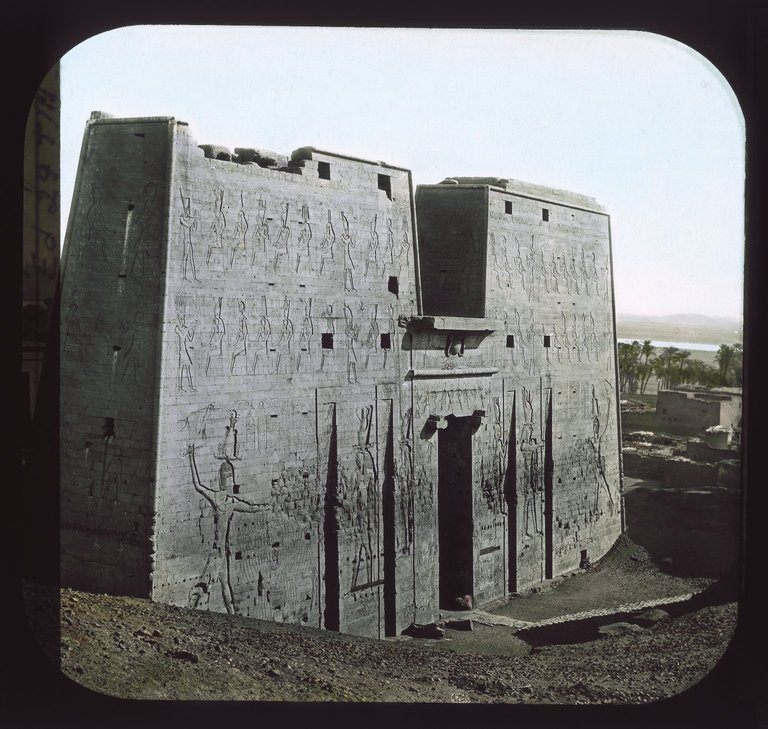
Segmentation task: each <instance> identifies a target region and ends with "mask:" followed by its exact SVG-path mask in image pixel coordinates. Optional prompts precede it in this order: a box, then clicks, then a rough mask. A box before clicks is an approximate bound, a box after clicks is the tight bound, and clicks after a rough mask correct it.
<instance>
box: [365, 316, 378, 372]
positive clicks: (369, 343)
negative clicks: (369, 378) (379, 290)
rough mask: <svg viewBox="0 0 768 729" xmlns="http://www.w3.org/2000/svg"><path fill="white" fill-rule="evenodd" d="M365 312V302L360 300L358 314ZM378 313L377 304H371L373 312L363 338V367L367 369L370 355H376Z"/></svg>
mask: <svg viewBox="0 0 768 729" xmlns="http://www.w3.org/2000/svg"><path fill="white" fill-rule="evenodd" d="M364 313H365V304H364V303H363V302H360V316H361V317H362V315H363V314H364ZM378 313H379V305H378V304H374V305H373V313H372V314H371V319H370V322H369V323H368V332H367V334H366V336H365V339H364V340H363V346H364V347H365V348H366V350H367V351H366V353H365V363H364V364H363V368H364V369H365V370H366V371H367V370H368V367H369V364H370V361H371V356H372V355H373V356H374V357H375V356H376V347H377V345H378V344H379V322H378V321H377V320H376V318H377V316H378Z"/></svg>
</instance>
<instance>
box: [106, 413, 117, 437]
mask: <svg viewBox="0 0 768 729" xmlns="http://www.w3.org/2000/svg"><path fill="white" fill-rule="evenodd" d="M114 435H115V419H114V418H104V437H105V438H112V437H114Z"/></svg>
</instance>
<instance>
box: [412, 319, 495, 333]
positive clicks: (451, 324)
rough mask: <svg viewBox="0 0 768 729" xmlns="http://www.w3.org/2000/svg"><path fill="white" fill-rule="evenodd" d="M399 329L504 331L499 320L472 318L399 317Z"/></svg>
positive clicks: (422, 330) (414, 330)
mask: <svg viewBox="0 0 768 729" xmlns="http://www.w3.org/2000/svg"><path fill="white" fill-rule="evenodd" d="M398 324H399V325H400V326H401V327H405V328H406V329H408V331H412V332H429V331H442V332H483V333H486V334H490V333H491V332H495V331H499V330H501V329H504V322H502V321H501V320H499V319H486V318H485V317H474V316H401V317H400V319H399V320H398Z"/></svg>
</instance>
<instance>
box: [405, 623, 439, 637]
mask: <svg viewBox="0 0 768 729" xmlns="http://www.w3.org/2000/svg"><path fill="white" fill-rule="evenodd" d="M403 633H404V634H405V635H410V636H411V637H412V638H438V639H439V638H444V637H445V631H444V630H443V629H442V628H441V627H440V626H439V625H438V624H437V623H428V624H426V625H419V624H418V623H411V624H410V625H409V626H408V627H407V628H406V629H405V630H404V631H403Z"/></svg>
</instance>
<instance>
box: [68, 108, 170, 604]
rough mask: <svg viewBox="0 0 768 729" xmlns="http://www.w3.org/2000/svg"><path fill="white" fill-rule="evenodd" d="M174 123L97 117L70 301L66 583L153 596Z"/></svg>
mask: <svg viewBox="0 0 768 729" xmlns="http://www.w3.org/2000/svg"><path fill="white" fill-rule="evenodd" d="M171 131H172V126H171V125H170V124H169V122H168V121H167V120H151V119H148V120H131V121H122V120H121V121H117V120H112V119H110V118H106V117H103V116H102V115H99V114H98V113H95V114H94V116H93V118H92V121H91V122H90V123H89V124H88V126H87V128H86V131H85V136H84V140H83V152H82V155H81V159H80V167H79V171H78V177H77V186H76V190H75V196H74V203H73V207H72V212H71V219H70V223H69V233H68V239H67V243H66V248H65V252H64V258H63V268H62V294H61V329H60V349H61V373H60V383H61V385H60V387H61V394H60V412H61V447H60V474H61V499H60V506H61V511H60V513H61V576H62V580H64V582H65V583H68V584H73V585H76V586H78V585H79V586H82V587H90V588H94V587H96V588H98V589H102V590H105V591H109V592H117V593H129V594H147V593H148V592H149V589H150V583H151V573H152V557H151V552H152V536H153V522H154V513H153V512H154V508H155V503H154V496H155V495H154V478H155V474H154V460H155V449H154V442H155V441H154V438H153V432H154V429H155V427H156V419H157V418H158V417H159V414H160V413H159V411H158V407H157V405H158V390H159V381H158V368H157V362H158V357H159V349H158V346H157V345H158V331H159V330H160V328H161V322H162V319H161V316H162V315H161V312H162V308H163V285H164V281H163V258H162V256H163V252H164V245H163V241H164V239H165V236H166V222H165V218H166V216H165V210H166V205H167V191H168V179H167V173H168V163H169V151H170V146H169V134H170V132H171Z"/></svg>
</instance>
